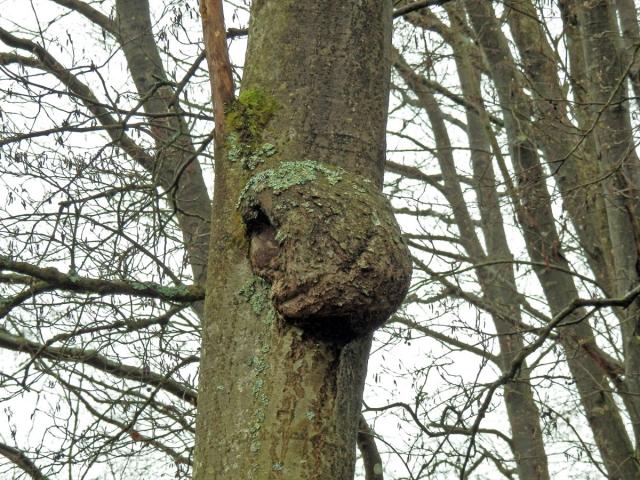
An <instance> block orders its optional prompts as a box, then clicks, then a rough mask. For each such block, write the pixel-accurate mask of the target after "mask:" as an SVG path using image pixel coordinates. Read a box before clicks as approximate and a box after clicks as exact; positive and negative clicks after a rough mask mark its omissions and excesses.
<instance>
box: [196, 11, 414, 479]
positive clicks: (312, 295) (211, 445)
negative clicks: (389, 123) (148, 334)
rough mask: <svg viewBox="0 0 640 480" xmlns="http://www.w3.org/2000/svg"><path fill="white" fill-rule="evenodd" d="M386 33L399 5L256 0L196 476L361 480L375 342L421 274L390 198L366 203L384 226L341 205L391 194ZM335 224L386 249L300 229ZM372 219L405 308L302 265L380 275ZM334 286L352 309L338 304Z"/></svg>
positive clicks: (216, 257) (220, 228) (216, 256)
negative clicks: (357, 476) (412, 278)
mask: <svg viewBox="0 0 640 480" xmlns="http://www.w3.org/2000/svg"><path fill="white" fill-rule="evenodd" d="M390 36H391V4H390V2H387V1H379V0H365V1H354V0H353V1H346V2H345V1H337V0H327V1H322V2H283V1H276V0H262V1H255V2H254V3H253V5H252V17H251V24H250V35H249V47H248V51H247V60H246V66H245V71H244V76H243V80H242V89H241V93H240V95H239V97H238V99H237V101H236V102H235V103H234V105H232V106H230V107H229V108H228V110H227V112H226V118H227V120H226V124H225V126H226V132H225V133H226V138H225V143H224V145H223V150H224V154H223V155H220V154H217V159H216V171H215V188H214V201H213V220H212V234H211V235H212V241H211V247H210V251H209V255H210V257H209V273H208V280H207V304H206V315H205V320H204V325H203V354H202V363H201V372H200V393H199V407H198V420H197V433H196V456H195V465H194V478H195V479H196V480H204V479H206V480H210V479H240V478H256V479H258V478H259V479H261V480H262V479H270V478H286V479H292V480H293V479H296V480H297V479H302V478H304V479H329V478H331V479H345V480H346V479H350V478H352V477H353V474H354V463H355V445H356V437H357V432H358V423H359V418H360V415H359V412H360V404H361V400H362V390H363V387H364V380H365V376H366V365H367V358H368V353H369V348H370V342H371V331H372V329H373V328H375V327H376V326H378V325H380V324H381V323H382V322H383V321H384V320H385V318H386V316H387V315H388V314H389V313H390V310H391V309H392V308H394V307H395V306H397V303H398V302H399V301H400V300H399V299H400V297H401V296H402V295H403V293H404V292H405V291H406V287H407V282H408V276H407V274H408V273H409V272H410V264H409V263H408V262H409V260H408V252H407V251H406V247H405V246H404V245H403V244H401V242H400V240H399V234H398V232H397V231H396V230H397V224H395V222H394V221H393V220H392V219H391V217H390V216H389V215H387V213H385V211H383V207H382V206H381V205H382V203H381V200H374V201H373V203H372V204H371V205H370V207H371V209H370V210H369V211H370V212H371V211H373V212H374V214H373V218H372V217H371V213H370V214H369V215H365V216H363V215H362V214H361V212H362V211H360V213H358V214H357V216H358V218H352V216H350V213H349V210H350V209H347V208H345V205H346V204H353V207H354V208H355V207H357V204H358V203H359V202H360V200H362V201H363V202H365V197H366V198H373V197H375V198H378V197H377V196H376V195H377V194H376V195H373V194H371V195H370V194H369V193H367V192H373V190H379V189H380V188H381V185H382V172H383V162H384V152H385V145H384V138H385V123H386V113H387V101H388V82H389V79H388V76H389V59H390V55H389V48H390V41H391V37H390ZM336 167H341V169H337V168H336ZM342 169H344V170H342ZM350 172H353V173H350ZM356 174H359V175H356ZM360 175H362V176H363V177H361V176H360ZM307 191H308V192H310V193H309V196H305V195H306V193H305V192H307ZM324 196H327V197H326V198H324ZM293 197H295V198H297V200H295V199H293ZM340 198H342V199H343V200H340ZM238 207H240V208H238ZM387 208H388V207H387ZM327 211H332V212H333V213H331V214H330V215H329V214H327V215H325V216H324V217H323V219H319V218H317V215H319V213H318V212H325V213H326V212H327ZM376 213H377V214H378V215H379V218H378V217H377V216H376ZM285 217H286V218H285ZM376 218H378V219H377V220H376ZM334 219H340V222H342V221H344V222H347V224H346V225H344V226H343V228H344V227H346V230H351V229H352V228H356V229H357V228H360V227H362V228H364V229H365V230H366V229H368V230H367V231H370V232H371V236H370V237H367V239H366V241H367V242H374V243H371V244H369V245H367V244H364V245H361V250H359V251H358V252H353V251H349V248H350V243H349V240H347V239H346V238H344V236H345V235H346V232H345V231H343V230H340V231H342V233H340V232H338V233H335V234H336V235H338V236H340V235H342V237H341V238H342V240H340V242H339V243H340V244H341V245H342V246H341V247H340V248H345V249H346V250H344V251H342V250H339V249H335V248H334V249H326V250H323V247H326V246H327V245H329V244H331V242H332V240H331V239H330V238H327V237H326V236H325V235H323V234H322V233H316V235H317V237H314V236H313V235H307V236H306V237H305V236H304V235H300V230H296V229H302V230H304V229H305V228H307V226H308V228H309V229H310V230H307V232H311V231H315V230H317V232H321V231H322V229H323V228H325V227H324V226H325V225H326V224H332V222H334V223H335V220H334ZM368 222H371V225H373V226H374V227H376V228H377V227H380V229H382V230H381V232H384V233H385V236H389V235H388V233H389V232H391V229H396V230H394V231H395V232H396V233H395V234H394V235H391V236H392V237H393V238H395V239H396V242H397V243H394V242H392V243H394V245H395V247H394V248H396V253H391V254H390V258H391V259H393V261H394V262H400V265H401V269H403V272H400V273H398V274H397V275H395V277H394V276H393V275H391V276H392V277H393V278H394V279H395V280H396V284H397V288H395V290H396V295H395V297H396V300H394V305H382V304H380V303H379V302H377V301H376V302H373V303H371V304H367V303H366V302H365V300H363V298H364V297H363V296H360V297H358V298H359V300H355V303H354V302H351V303H350V301H349V300H348V299H346V297H349V298H351V297H350V296H351V294H352V293H353V292H351V290H349V289H350V288H351V287H350V285H351V284H352V283H353V282H348V283H340V282H339V281H338V282H337V283H336V282H331V285H333V286H331V285H326V284H324V283H323V282H324V280H323V275H320V276H316V277H313V275H314V271H315V270H314V268H316V267H318V265H317V264H315V263H313V262H311V263H313V265H312V267H313V268H310V267H309V265H305V263H304V262H306V261H311V260H313V259H314V258H316V256H317V255H320V254H322V255H323V257H322V258H323V260H325V262H322V263H326V264H327V265H337V264H336V263H332V262H333V261H334V259H337V258H339V257H340V258H342V259H343V260H344V259H345V258H346V257H348V258H347V259H346V261H345V262H343V264H342V266H341V267H335V270H332V271H331V272H325V273H326V274H327V275H329V277H327V278H334V279H336V278H337V277H336V276H335V275H336V272H337V271H338V272H342V273H344V274H345V275H346V273H345V272H347V271H348V272H353V271H355V270H354V269H356V268H358V269H361V270H360V272H361V274H362V275H364V276H365V277H367V278H374V277H375V276H376V275H377V273H373V274H371V273H370V272H372V271H373V272H376V271H377V270H378V266H377V265H376V264H377V263H379V261H377V262H373V261H372V260H371V259H372V257H370V256H367V255H369V254H368V253H367V251H369V250H372V251H373V250H375V248H373V247H375V246H376V245H380V243H375V242H381V241H382V240H380V239H379V237H377V236H376V234H375V232H374V230H375V229H373V227H371V228H370V227H366V228H365V227H364V226H363V225H364V224H367V225H369V223H368ZM376 222H377V224H376ZM292 231H296V232H297V234H296V235H290V233H291V232H292ZM314 242H317V243H315V245H316V247H315V248H314ZM305 247H307V250H305V252H306V253H305V252H302V250H304V248H305ZM334 247H335V246H334ZM287 249H289V250H290V251H291V252H292V253H293V254H295V255H293V254H292V256H287V255H288V253H287V252H288V250H287ZM318 251H319V253H318ZM403 256H404V257H403ZM285 257H286V258H285ZM355 257H357V258H355ZM402 258H404V260H402ZM309 259H311V260H309ZM367 259H368V260H367ZM365 260H366V261H365ZM358 265H360V266H358ZM318 268H319V267H318ZM283 272H284V274H283ZM367 272H369V273H367ZM256 273H259V274H260V275H262V277H260V276H257V275H256ZM342 273H340V274H339V275H342ZM296 275H297V276H296ZM339 275H338V276H339ZM368 275H372V276H371V277H368ZM332 276H333V277H332ZM305 278H306V280H305ZM358 278H361V277H358V275H356V276H355V277H354V282H355V284H358ZM376 278H377V277H376ZM318 285H320V286H322V285H324V287H323V288H326V289H325V290H323V291H319V290H318V288H319V287H318ZM380 285H387V286H388V285H389V284H386V283H384V282H383V283H381V284H380ZM336 286H337V288H338V289H342V290H343V291H344V292H345V295H344V297H345V298H342V297H343V295H336V292H335V291H333V293H331V292H332V291H331V288H333V287H336ZM392 290H393V289H392ZM373 291H375V288H374V289H373ZM349 292H351V293H349ZM332 295H333V296H332ZM354 295H355V294H354ZM356 296H357V295H356ZM392 296H393V295H392ZM380 297H381V295H380V292H377V293H375V295H374V297H372V298H376V299H377V300H381V298H380ZM351 300H353V299H351ZM359 302H360V303H359ZM358 306H361V307H362V308H361V309H360V310H361V311H362V312H363V313H364V315H358V314H357V313H356V311H357V310H358V309H357V308H355V307H358Z"/></svg>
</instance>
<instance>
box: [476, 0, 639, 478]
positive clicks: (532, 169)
mask: <svg viewBox="0 0 640 480" xmlns="http://www.w3.org/2000/svg"><path fill="white" fill-rule="evenodd" d="M467 12H468V14H469V18H470V21H471V24H472V26H473V28H474V30H475V32H476V35H477V37H478V40H479V43H480V44H481V46H482V48H483V50H484V52H485V55H486V56H487V59H488V61H489V64H490V66H491V70H492V72H491V73H492V78H493V80H494V82H495V84H496V88H497V91H498V95H499V98H500V102H501V104H502V108H503V114H504V117H505V127H506V132H507V136H508V138H509V145H510V151H511V157H512V159H513V162H514V169H515V171H516V174H517V176H518V192H519V194H518V197H517V198H514V199H513V201H514V204H515V206H516V212H517V213H518V220H519V223H520V224H521V225H522V229H523V235H524V238H525V241H526V243H527V250H528V253H529V256H530V258H531V260H532V261H533V262H536V263H537V264H539V265H541V266H540V267H536V268H535V272H536V275H537V277H538V279H539V281H540V284H541V286H542V289H543V291H544V293H545V297H546V298H547V301H548V302H549V307H550V309H551V312H552V314H554V315H555V314H556V313H557V312H559V311H561V310H562V309H563V308H564V307H565V306H566V305H567V303H568V302H569V301H570V299H575V298H578V293H577V290H576V288H575V285H574V283H573V279H572V278H571V277H570V275H568V274H566V273H564V272H566V271H568V270H569V265H568V263H567V261H566V259H565V258H564V256H563V254H562V249H561V245H560V240H559V237H558V233H557V230H556V227H555V223H554V218H553V213H552V211H551V201H550V197H549V192H548V191H547V188H546V185H545V183H544V174H543V170H542V166H541V164H540V159H539V157H538V155H537V151H536V150H537V149H536V146H535V145H534V143H533V141H532V138H531V137H530V133H529V132H528V131H527V130H526V129H523V128H522V126H521V125H522V124H523V123H526V122H527V121H528V119H530V118H531V112H530V106H529V105H528V101H527V99H526V97H525V95H524V92H523V91H522V88H521V87H520V85H518V82H516V81H515V76H514V73H515V68H514V62H513V59H512V58H511V54H510V53H509V50H508V47H507V44H506V39H505V38H504V36H503V35H502V33H501V32H500V29H499V27H498V25H497V22H496V16H495V12H493V9H492V7H491V6H490V5H489V4H484V3H483V4H476V3H475V2H470V1H467ZM546 265H548V266H549V267H550V268H548V267H546ZM583 316H584V312H583V311H582V310H577V311H576V312H575V313H574V315H572V316H571V317H570V319H569V322H567V323H569V324H571V325H568V326H567V327H565V329H564V330H566V332H567V333H565V334H564V335H563V336H562V337H560V340H561V343H562V346H563V348H564V350H565V355H566V357H567V363H568V365H569V368H570V370H571V373H572V375H573V376H574V378H575V380H576V387H577V389H578V391H579V393H580V399H581V402H582V405H583V407H584V409H585V412H586V415H587V419H588V420H589V423H590V426H591V429H592V431H593V434H594V439H595V442H596V444H597V445H598V448H599V450H600V454H601V455H602V458H603V461H604V464H605V466H606V468H607V471H608V473H609V474H610V475H611V476H612V477H616V478H617V477H620V478H625V479H626V478H638V477H640V470H639V469H638V465H637V464H636V463H635V461H634V460H633V448H632V445H631V442H630V440H629V436H628V434H627V432H626V430H625V427H624V424H623V422H622V418H621V416H620V414H619V410H618V408H617V406H616V404H615V402H614V399H613V397H612V395H611V393H610V387H609V382H608V378H607V376H606V374H605V372H604V371H603V370H602V368H601V366H600V365H599V363H598V362H597V361H594V360H595V359H593V358H592V357H591V356H589V355H588V354H586V353H588V351H590V349H589V350H588V349H587V346H589V347H591V346H595V339H594V336H593V333H592V331H591V328H590V326H589V325H588V323H586V322H585V321H584V320H583V321H579V319H580V318H581V317H583ZM572 320H573V321H572Z"/></svg>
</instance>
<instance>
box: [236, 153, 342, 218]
mask: <svg viewBox="0 0 640 480" xmlns="http://www.w3.org/2000/svg"><path fill="white" fill-rule="evenodd" d="M344 174H345V171H344V170H343V169H342V168H339V167H330V166H329V165H325V164H322V163H319V162H314V161H311V160H303V161H300V162H282V163H281V164H280V165H279V166H278V167H277V168H272V169H268V170H264V171H262V172H260V173H258V174H256V175H254V176H253V177H251V179H250V180H249V181H248V182H247V184H246V185H245V187H244V189H243V190H242V192H241V193H240V198H239V200H238V207H239V206H240V204H241V203H242V201H243V199H248V196H249V195H253V194H256V193H260V192H262V191H263V190H265V189H269V190H271V191H272V192H274V193H279V192H282V191H284V190H287V189H289V188H291V187H293V186H294V185H304V184H306V183H309V182H313V181H314V180H317V179H318V176H319V175H321V176H323V177H324V178H325V179H326V181H327V183H329V184H330V185H336V184H337V183H338V182H339V181H340V180H341V179H342V177H343V175H344Z"/></svg>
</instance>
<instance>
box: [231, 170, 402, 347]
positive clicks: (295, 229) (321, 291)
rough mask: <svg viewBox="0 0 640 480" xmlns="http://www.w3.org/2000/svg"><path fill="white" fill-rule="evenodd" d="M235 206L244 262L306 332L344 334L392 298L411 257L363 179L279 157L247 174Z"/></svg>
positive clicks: (392, 304) (373, 318)
mask: <svg viewBox="0 0 640 480" xmlns="http://www.w3.org/2000/svg"><path fill="white" fill-rule="evenodd" d="M239 207H240V209H241V212H242V217H243V220H244V222H245V223H246V225H247V229H248V233H249V235H250V236H251V248H250V259H251V265H252V268H253V271H254V272H255V273H256V274H257V275H259V276H261V277H263V278H265V279H266V280H268V281H269V283H270V284H271V298H272V301H273V302H274V305H275V307H276V310H277V311H278V313H280V314H281V315H282V316H283V317H284V318H285V319H286V320H287V321H290V322H292V323H293V324H295V325H297V326H299V327H301V328H302V329H303V330H304V331H305V332H307V333H308V334H309V335H312V336H316V337H318V338H326V339H333V340H335V341H349V340H351V339H353V338H354V337H355V336H360V335H363V334H367V333H370V332H372V331H373V330H375V329H376V328H377V327H379V326H380V325H381V324H382V323H384V322H385V321H386V320H387V318H388V317H389V315H390V314H391V313H393V312H394V311H395V310H396V309H397V308H398V307H399V306H400V302H402V300H403V298H404V296H405V295H406V293H407V288H408V286H409V281H410V279H411V257H410V253H409V250H408V248H407V246H406V245H405V243H404V241H403V240H402V237H401V236H400V228H399V227H398V224H397V223H396V221H395V218H394V217H393V213H392V211H391V208H390V205H389V201H388V200H387V199H386V198H385V197H384V196H383V195H382V194H381V193H379V191H378V189H377V188H376V187H374V186H373V182H372V181H371V180H369V179H366V178H364V177H361V176H360V175H354V174H353V173H350V172H347V171H346V170H344V169H342V168H334V167H329V166H327V165H323V164H320V163H318V162H313V161H302V162H284V163H281V164H280V165H279V166H278V168H276V169H269V170H265V171H262V172H261V173H260V174H258V175H255V176H253V177H252V178H251V180H250V181H249V183H248V184H247V186H246V187H245V188H244V190H243V191H242V193H241V196H240V205H239Z"/></svg>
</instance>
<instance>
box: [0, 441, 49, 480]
mask: <svg viewBox="0 0 640 480" xmlns="http://www.w3.org/2000/svg"><path fill="white" fill-rule="evenodd" d="M0 455H3V456H5V457H6V458H7V459H8V460H10V461H11V462H12V463H14V464H15V465H16V466H18V467H20V468H21V469H22V470H23V471H24V472H25V473H26V474H27V475H29V476H30V477H31V478H33V480H47V476H46V475H45V474H44V473H42V471H40V469H39V468H38V467H37V466H36V464H35V463H33V461H32V460H31V459H30V458H29V457H27V455H26V454H25V453H24V452H23V451H22V450H18V449H17V448H14V447H10V446H9V445H6V444H4V443H2V442H0Z"/></svg>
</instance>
